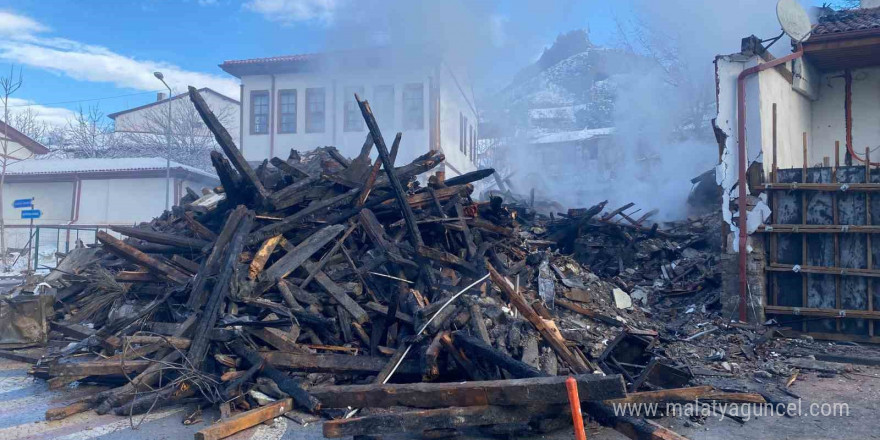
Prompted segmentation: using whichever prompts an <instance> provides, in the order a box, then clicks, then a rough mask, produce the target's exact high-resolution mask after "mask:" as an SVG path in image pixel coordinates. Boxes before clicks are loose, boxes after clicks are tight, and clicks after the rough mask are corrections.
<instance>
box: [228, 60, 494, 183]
mask: <svg viewBox="0 0 880 440" xmlns="http://www.w3.org/2000/svg"><path fill="white" fill-rule="evenodd" d="M434 75H436V72H434V71H431V70H427V69H425V70H422V71H419V69H413V68H409V69H399V71H394V72H388V71H367V72H353V73H352V74H348V73H344V72H338V73H335V74H332V75H330V74H311V73H298V74H279V75H274V88H273V77H272V76H270V75H251V76H245V77H243V78H242V84H243V86H244V88H243V89H244V90H243V95H244V96H243V99H242V109H243V111H244V118H243V120H244V126H243V127H242V129H243V131H242V133H243V136H242V142H241V144H242V145H241V148H242V152H243V155H244V157H245V159H247V160H248V161H251V162H260V161H262V160H264V159H267V158H270V157H272V156H279V157H286V156H287V154H288V152H289V151H290V149H291V148H295V149H297V150H300V151H303V150H310V149H313V148H316V147H321V146H328V145H332V146H335V147H336V148H337V149H339V151H340V152H341V153H342V154H343V155H344V156H347V157H354V156H357V155H358V153H359V152H360V149H361V146H362V145H363V143H364V140H365V138H366V136H367V133H368V131H367V129H366V126H365V125H363V126H361V127H360V129H358V130H352V131H347V130H345V111H344V109H345V100H346V98H347V97H348V96H347V95H346V93H345V91H346V89H347V88H349V87H362V88H363V94H362V95H361V98H364V99H366V100H367V101H369V102H370V104H371V107H372V109H373V111H374V114H375V116H376V119H377V121H378V123H379V128H380V129H381V131H382V135H383V137H384V138H385V142H386V144H387V146H388V148H389V149H390V148H391V144H392V142H393V140H394V136H395V134H396V133H397V132H402V133H403V136H402V138H401V145H400V152H399V154H398V157H397V163H398V164H404V163H408V162H410V161H412V160H413V159H415V158H416V157H418V156H420V155H422V154H424V153H426V152H428V150H429V149H430V148H431V132H430V129H431V115H432V110H431V87H432V84H434V82H435V81H436V78H434ZM445 83H448V85H445ZM407 84H421V85H422V102H423V111H422V118H423V121H422V128H421V129H412V128H410V129H404V126H403V121H404V115H403V91H404V88H405V87H406V85H407ZM440 84H441V92H440V100H441V103H440V108H441V112H442V113H441V115H442V117H441V131H440V134H441V145H442V149H443V152H444V154H446V158H447V161H449V163H450V164H452V165H453V166H454V167H455V168H456V169H459V170H462V172H466V171H471V170H473V169H474V166H473V164H469V161H465V160H464V158H463V157H461V156H459V153H458V130H459V129H458V115H459V112H461V111H462V109H464V111H466V112H467V114H468V119H469V120H470V121H473V122H474V126H476V124H475V122H476V119H477V118H476V115H475V113H474V112H473V110H472V107H471V106H464V105H463V104H462V102H463V100H462V99H460V94H461V93H460V91H459V89H458V88H457V87H455V85H454V84H453V83H452V81H451V80H447V79H446V78H441V81H440ZM388 85H390V86H393V87H394V108H393V114H391V115H388V114H387V112H383V111H382V109H381V108H379V107H378V106H377V103H376V101H375V99H374V98H375V91H376V87H378V86H388ZM320 87H323V88H324V90H325V118H326V120H325V130H324V132H322V133H308V132H307V131H306V89H307V88H320ZM273 89H274V94H271V91H272V90H273ZM287 89H295V90H296V94H297V122H296V125H297V127H296V133H279V127H278V125H279V121H278V97H279V92H280V91H281V90H287ZM253 91H269V92H270V94H271V96H270V102H269V108H270V115H271V122H270V133H265V134H253V133H252V128H251V92H253ZM273 145H274V146H273ZM372 156H373V157H375V153H373V154H372ZM447 174H448V175H450V176H451V175H455V174H456V173H454V172H451V174H450V171H447Z"/></svg>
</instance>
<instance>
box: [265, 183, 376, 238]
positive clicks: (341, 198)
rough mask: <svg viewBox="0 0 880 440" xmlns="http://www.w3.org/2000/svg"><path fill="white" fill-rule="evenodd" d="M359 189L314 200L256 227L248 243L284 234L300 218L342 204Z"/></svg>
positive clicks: (297, 223)
mask: <svg viewBox="0 0 880 440" xmlns="http://www.w3.org/2000/svg"><path fill="white" fill-rule="evenodd" d="M359 191H360V190H359V189H357V188H355V189H352V190H350V191H348V192H345V193H342V194H339V195H338V196H334V197H331V198H329V199H326V200H322V201H320V202H318V201H315V202H314V203H312V204H311V205H309V206H307V207H305V208H303V209H302V210H300V211H297V213H296V214H293V215H290V216H287V217H284V220H281V221H280V222H277V223H273V224H271V225H267V226H264V227H262V228H260V229H258V230H257V231H255V232H253V233H252V234H251V239H250V244H257V243H262V242H263V241H264V240H266V239H268V238H269V237H272V236H275V235H279V234H284V233H285V232H287V231H290V230H291V229H293V228H295V227H297V225H299V224H300V222H301V221H302V220H304V219H305V218H306V217H308V216H310V215H312V214H317V213H319V212H322V211H328V210H330V209H333V208H335V207H337V206H339V205H342V204H344V203H346V202H349V201H351V200H352V199H354V197H355V196H356V195H357V194H358V192H359ZM354 214H356V213H353V214H351V215H354ZM343 221H344V220H343ZM335 223H341V222H335ZM338 226H341V225H338Z"/></svg>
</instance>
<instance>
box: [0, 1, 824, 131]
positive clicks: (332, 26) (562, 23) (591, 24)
mask: <svg viewBox="0 0 880 440" xmlns="http://www.w3.org/2000/svg"><path fill="white" fill-rule="evenodd" d="M641 1H644V0H621V1H617V2H607V1H595V0H540V1H538V0H470V1H468V0H443V1H439V0H438V1H429V0H424V1H422V0H400V1H398V0H247V1H233V0H165V1H162V0H138V1H134V0H132V1H128V0H89V1H50V0H0V74H4V75H5V74H8V72H9V68H10V66H12V65H13V64H14V65H15V66H16V68H18V67H22V69H23V77H24V86H23V87H22V89H21V90H20V91H19V92H18V93H17V94H16V95H15V98H16V99H15V100H14V101H13V105H15V106H17V107H16V108H17V109H21V108H23V107H21V106H23V105H30V106H33V107H32V108H34V109H35V110H37V111H38V112H39V113H40V115H41V116H42V117H43V118H45V119H47V120H51V121H55V122H58V121H61V120H63V119H64V118H66V117H68V116H69V115H70V113H71V111H72V110H75V109H77V108H78V107H79V106H83V107H88V106H89V105H95V104H99V105H100V108H101V110H102V111H103V112H104V113H105V114H106V113H112V112H114V111H119V110H122V109H126V108H130V107H133V106H137V105H141V104H144V103H147V102H150V101H152V100H154V99H155V93H156V92H157V91H160V90H161V89H162V85H161V83H159V82H158V80H156V79H155V78H154V77H153V75H152V72H153V71H156V70H161V71H162V72H164V74H165V77H166V79H167V80H168V82H169V84H170V85H171V86H172V87H173V88H174V89H176V90H175V91H182V90H185V86H187V85H195V86H198V87H203V86H207V87H211V88H213V89H215V90H217V91H220V92H222V93H226V94H229V95H230V96H232V97H234V98H237V97H238V82H237V79H236V78H234V77H231V76H229V75H227V74H226V73H225V72H223V71H221V70H220V69H219V68H218V67H217V64H219V63H221V62H223V61H224V60H229V59H241V58H257V57H266V56H275V55H282V54H293V53H307V52H316V51H321V50H323V49H325V48H327V47H332V46H337V45H339V44H340V43H339V40H340V39H342V40H345V39H352V38H355V36H357V35H360V33H359V32H352V30H353V29H357V27H356V26H354V27H353V26H351V24H352V23H357V24H360V25H363V23H365V22H367V21H368V19H370V18H375V16H376V15H382V16H384V17H385V18H387V19H388V20H387V22H386V23H385V24H386V25H387V26H389V27H390V28H394V29H395V30H396V32H395V31H390V32H389V34H391V35H394V36H396V37H398V38H399V37H400V36H403V38H409V37H412V36H415V35H416V34H421V33H423V29H429V30H428V31H424V32H426V33H432V32H433V33H435V36H439V37H440V38H446V39H449V40H450V41H454V42H455V44H457V45H458V46H459V47H465V46H475V47H477V46H479V47H482V46H483V45H487V46H489V47H493V48H498V49H500V51H499V53H504V55H505V56H504V57H498V58H495V59H493V62H492V64H493V66H492V67H493V69H494V70H493V72H494V73H495V74H496V76H495V77H493V78H497V81H498V82H503V81H507V80H509V78H510V76H511V75H512V73H513V72H515V70H516V69H517V68H518V67H521V66H522V65H524V64H526V63H528V62H530V61H532V60H534V59H535V58H536V57H537V56H538V55H539V54H540V51H541V49H542V48H543V47H544V46H546V45H548V44H550V43H551V42H552V40H553V39H554V38H555V36H556V35H557V34H558V33H560V32H565V31H569V30H572V29H579V28H588V29H589V30H590V37H591V39H592V40H593V41H594V42H595V43H598V44H613V43H614V39H615V36H614V35H615V29H616V24H615V23H616V22H615V20H629V19H632V18H633V17H634V16H635V15H637V14H636V13H634V12H633V11H634V10H637V9H634V8H637V7H638V5H639V3H640V2H641ZM668 1H669V3H668V4H669V6H670V7H671V8H676V11H675V17H679V16H680V17H687V16H689V15H690V14H691V12H690V9H691V8H690V7H689V5H690V6H693V8H694V9H699V8H703V7H705V5H706V4H707V3H717V4H719V5H722V4H723V5H726V6H730V5H735V4H737V2H736V1H728V0H693V1H688V0H668ZM651 3H652V4H653V5H654V6H655V7H656V6H660V7H662V6H663V5H664V4H666V3H667V1H666V0H653V1H652V2H651ZM814 3H820V2H814ZM612 4H613V5H612ZM758 4H759V5H760V7H759V8H758V9H759V10H750V11H749V14H750V15H751V16H752V17H754V16H756V15H763V18H764V20H763V21H761V20H759V21H761V23H762V24H761V25H755V26H756V27H758V28H763V29H755V30H754V31H749V33H752V32H754V33H757V34H759V35H760V36H762V37H770V36H772V35H764V34H761V32H762V31H764V32H769V33H772V32H775V30H774V29H770V31H766V29H767V26H768V25H766V23H768V17H769V20H770V21H773V20H775V19H773V18H772V17H773V13H774V4H775V2H774V1H772V0H761V1H760V2H759V3H758ZM364 5H367V6H364ZM448 5H455V6H456V7H452V6H448ZM762 9H766V10H762ZM419 20H423V21H419ZM731 20H734V19H731ZM741 20H742V22H741V23H734V24H736V25H738V26H739V27H736V28H735V29H736V30H731V31H730V32H728V33H727V34H726V35H725V39H724V40H723V44H722V43H721V42H718V43H716V42H715V40H709V41H712V44H718V45H719V46H721V45H724V46H726V47H718V48H717V50H716V51H715V53H729V52H734V51H735V50H736V49H737V47H738V41H739V38H740V37H742V36H744V35H742V32H743V30H744V29H750V27H749V26H750V25H751V23H750V19H749V18H747V17H746V16H744V17H743V18H742V19H741ZM683 23H684V24H683V25H682V26H678V27H679V28H682V30H683V31H685V32H687V29H686V28H687V21H683ZM407 24H410V26H407ZM697 28H700V27H699V26H696V27H695V29H697ZM700 29H703V28H700ZM346 32H349V33H346ZM697 33H698V32H697ZM386 36H387V35H386ZM693 37H694V38H698V37H697V36H696V35H693ZM728 38H729V41H728ZM366 40H367V41H366V42H367V43H370V41H369V39H366ZM719 41H721V40H719ZM364 42H365V41H359V42H358V43H361V44H363V43H364ZM381 42H382V40H381V38H377V39H376V43H381ZM471 42H473V44H471ZM343 44H344V43H343ZM706 61H707V68H708V66H709V64H708V63H709V62H710V61H711V58H707V60H706Z"/></svg>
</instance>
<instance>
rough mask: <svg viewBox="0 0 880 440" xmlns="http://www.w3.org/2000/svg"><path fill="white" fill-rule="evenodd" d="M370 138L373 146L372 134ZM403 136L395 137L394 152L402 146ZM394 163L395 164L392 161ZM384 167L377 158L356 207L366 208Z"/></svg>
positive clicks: (399, 134) (398, 134)
mask: <svg viewBox="0 0 880 440" xmlns="http://www.w3.org/2000/svg"><path fill="white" fill-rule="evenodd" d="M369 136H370V142H371V144H370V145H372V141H373V137H372V134H370V135H369ZM402 136H403V134H402V133H397V135H396V136H394V142H393V143H392V147H391V149H392V150H395V149H396V148H397V147H398V146H400V139H401V137H402ZM392 162H394V161H393V160H392ZM381 167H382V158H376V163H374V164H373V166H372V167H371V168H370V173H369V174H367V179H366V180H365V181H364V186H363V189H362V190H361V194H360V195H359V196H358V198H357V201H356V202H355V206H364V204H365V203H366V202H367V197H369V196H370V192H372V191H373V186H374V185H375V184H376V179H377V178H378V177H379V171H381Z"/></svg>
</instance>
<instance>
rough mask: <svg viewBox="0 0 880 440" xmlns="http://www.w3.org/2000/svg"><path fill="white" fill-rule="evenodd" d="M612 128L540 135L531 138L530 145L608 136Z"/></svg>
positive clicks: (612, 130)
mask: <svg viewBox="0 0 880 440" xmlns="http://www.w3.org/2000/svg"><path fill="white" fill-rule="evenodd" d="M613 133H614V127H605V128H585V129H583V130H576V131H560V132H556V133H540V134H536V135H534V136H533V137H532V142H531V143H532V144H555V143H560V142H579V141H586V140H590V139H593V138H598V137H603V136H610V135H612V134H613Z"/></svg>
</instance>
